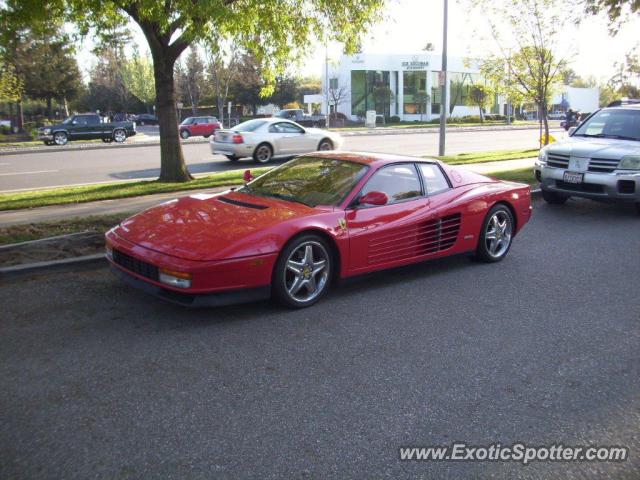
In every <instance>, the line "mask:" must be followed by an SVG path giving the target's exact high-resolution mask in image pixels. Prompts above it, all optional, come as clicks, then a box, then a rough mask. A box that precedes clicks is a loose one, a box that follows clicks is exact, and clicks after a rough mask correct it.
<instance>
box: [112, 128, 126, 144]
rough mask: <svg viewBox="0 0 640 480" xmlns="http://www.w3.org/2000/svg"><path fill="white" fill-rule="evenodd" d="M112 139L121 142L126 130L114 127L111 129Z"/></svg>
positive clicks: (124, 138)
mask: <svg viewBox="0 0 640 480" xmlns="http://www.w3.org/2000/svg"><path fill="white" fill-rule="evenodd" d="M112 136H113V139H114V140H115V141H116V143H122V142H124V141H125V140H126V139H127V132H125V131H124V130H123V129H121V128H116V129H115V130H114V131H113V135H112Z"/></svg>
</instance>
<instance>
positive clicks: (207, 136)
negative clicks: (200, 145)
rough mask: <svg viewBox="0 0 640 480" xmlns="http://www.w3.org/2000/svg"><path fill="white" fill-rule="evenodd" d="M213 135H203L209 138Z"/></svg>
mask: <svg viewBox="0 0 640 480" xmlns="http://www.w3.org/2000/svg"><path fill="white" fill-rule="evenodd" d="M210 136H211V135H203V137H204V138H209V137H210Z"/></svg>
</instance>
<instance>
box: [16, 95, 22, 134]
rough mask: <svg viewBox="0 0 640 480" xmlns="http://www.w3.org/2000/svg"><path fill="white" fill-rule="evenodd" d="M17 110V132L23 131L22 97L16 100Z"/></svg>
mask: <svg viewBox="0 0 640 480" xmlns="http://www.w3.org/2000/svg"><path fill="white" fill-rule="evenodd" d="M16 103H17V107H18V112H17V115H16V126H17V127H18V132H23V131H24V108H23V106H22V99H20V100H18V101H17V102H16Z"/></svg>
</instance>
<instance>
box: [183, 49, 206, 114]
mask: <svg viewBox="0 0 640 480" xmlns="http://www.w3.org/2000/svg"><path fill="white" fill-rule="evenodd" d="M176 73H177V74H178V76H177V77H176V81H177V83H178V84H179V86H178V88H179V89H180V91H181V93H182V94H183V98H184V99H185V100H187V102H188V103H189V105H191V112H192V113H193V115H198V106H199V105H200V97H201V96H202V92H203V90H204V86H205V85H204V84H205V78H204V63H202V59H201V58H200V55H199V54H198V49H197V48H195V47H192V48H190V49H189V53H188V54H187V57H186V59H185V62H184V65H183V64H180V66H179V68H178V69H177V71H176Z"/></svg>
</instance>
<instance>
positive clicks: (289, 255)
mask: <svg viewBox="0 0 640 480" xmlns="http://www.w3.org/2000/svg"><path fill="white" fill-rule="evenodd" d="M307 246H311V248H312V259H311V261H310V262H309V261H306V260H309V259H308V258H307V256H306V255H304V257H303V258H300V253H305V252H306V251H307ZM305 259H306V260H305ZM322 260H324V267H322V268H321V269H320V270H318V271H317V272H316V273H315V274H314V273H313V271H315V270H316V268H320V266H319V264H320V263H321V261H322ZM316 262H317V266H315V265H316ZM289 263H295V264H299V265H300V270H299V272H298V273H295V272H294V271H292V270H291V268H290V267H288V264H289ZM333 266H334V259H333V255H332V250H331V248H330V246H329V245H328V244H327V242H326V240H325V239H324V238H322V237H320V236H319V235H315V234H304V235H301V236H299V237H297V238H294V239H293V240H292V241H290V242H289V243H288V244H287V245H286V246H285V248H284V249H283V250H282V252H280V256H279V257H278V261H277V262H276V265H275V269H274V272H273V278H272V284H271V295H272V298H273V299H274V300H276V301H277V302H279V303H280V304H282V305H284V306H286V307H289V308H305V307H310V306H311V305H313V304H314V303H316V302H317V301H318V300H320V299H321V298H322V297H323V296H324V295H325V294H326V293H327V290H329V286H330V285H331V278H332V274H333ZM296 268H297V267H296ZM296 282H298V283H297V284H296ZM296 286H297V290H295V292H293V293H291V292H292V291H293V290H294V289H295V288H296ZM311 288H314V290H313V291H311ZM292 289H293V290H292ZM303 289H304V291H302V292H301V293H300V295H298V292H300V291H301V290H303ZM305 294H306V295H305ZM305 296H307V297H308V298H306V299H305Z"/></svg>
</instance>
